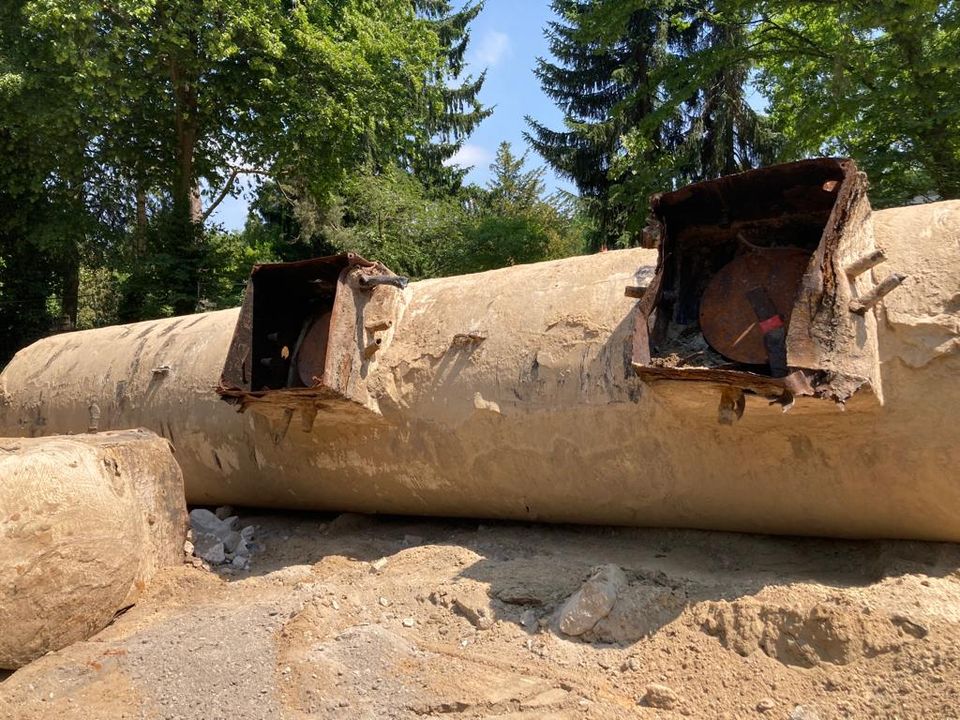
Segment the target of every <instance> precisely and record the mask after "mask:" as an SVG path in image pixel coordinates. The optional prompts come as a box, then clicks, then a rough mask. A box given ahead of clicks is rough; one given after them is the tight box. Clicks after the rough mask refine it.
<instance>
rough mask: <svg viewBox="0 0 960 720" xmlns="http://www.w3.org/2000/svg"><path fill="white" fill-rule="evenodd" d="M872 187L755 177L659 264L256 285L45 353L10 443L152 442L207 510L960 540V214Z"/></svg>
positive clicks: (48, 343)
mask: <svg viewBox="0 0 960 720" xmlns="http://www.w3.org/2000/svg"><path fill="white" fill-rule="evenodd" d="M864 190H865V185H864V181H863V178H862V176H861V175H860V174H859V173H858V172H857V171H856V168H855V167H854V166H853V165H852V163H849V162H846V161H837V160H817V161H808V162H806V163H799V164H794V165H790V166H784V167H779V168H769V169H765V170H761V171H753V172H751V173H745V174H743V175H739V176H733V177H730V178H725V179H723V180H721V181H712V182H711V183H703V184H700V185H696V186H691V187H690V188H685V189H683V190H680V191H678V192H676V193H671V194H668V195H664V196H660V197H659V198H656V199H655V200H654V211H655V217H656V221H657V223H659V226H660V227H659V229H660V239H661V242H660V249H659V252H658V251H656V250H647V249H632V250H620V251H613V252H607V253H601V254H598V255H591V256H585V257H576V258H569V259H566V260H559V261H553V262H547V263H539V264H534V265H526V266H516V267H511V268H505V269H502V270H495V271H491V272H487V273H481V274H477V275H468V276H461V277H451V278H440V279H434V280H425V281H421V282H415V283H409V284H406V283H405V282H404V279H402V278H399V277H397V276H396V275H394V274H393V273H390V272H389V270H387V269H386V268H384V267H383V266H380V265H378V264H376V263H373V262H368V261H366V260H363V259H361V258H358V257H356V256H353V255H341V256H335V257H333V258H324V259H320V260H315V261H307V262H305V263H297V264H291V265H268V266H259V267H258V268H256V269H255V270H254V272H253V274H252V276H251V282H250V283H249V284H248V293H247V296H246V297H245V300H244V305H243V307H242V308H241V309H238V310H225V311H219V312H214V313H206V314H202V315H196V316H188V317H182V318H170V319H166V320H158V321H152V322H146V323H137V324H134V325H126V326H118V327H110V328H103V329H99V330H91V331H85V332H80V333H72V334H68V335H59V336H54V337H51V338H47V339H45V340H42V341H40V342H38V343H35V344H34V345H32V346H30V347H28V348H26V349H24V350H23V351H21V352H20V353H18V355H17V356H16V358H14V360H13V361H11V363H10V364H9V365H8V367H7V368H6V369H5V371H4V373H3V375H2V382H3V390H4V396H3V397H4V402H3V404H2V407H0V426H2V427H0V429H2V431H3V432H4V433H6V434H16V435H45V434H52V433H68V432H81V431H86V430H87V429H88V428H91V427H94V428H99V429H108V428H119V427H131V426H144V427H147V428H150V429H153V430H155V431H157V432H159V433H162V434H164V435H165V436H166V437H167V438H169V439H170V440H171V441H172V443H173V444H174V446H175V447H176V457H177V459H178V461H179V463H180V465H181V467H182V468H183V474H184V481H185V485H186V491H187V497H188V500H189V501H190V502H191V503H195V504H207V503H209V504H214V503H216V504H221V503H230V504H235V505H259V506H272V507H281V508H304V509H318V510H339V511H359V512H386V513H410V514H425V515H454V516H474V517H497V518H514V519H531V520H551V521H571V522H590V523H612V524H633V525H659V526H684V527H699V528H712V529H724V530H741V531H760V532H774V533H797V534H814V535H837V536H855V537H906V538H922V539H942V540H958V539H960V512H958V511H960V487H958V483H957V480H958V477H957V471H956V467H957V466H958V465H960V431H958V430H957V427H958V424H957V420H958V419H960V417H958V414H960V409H958V408H960V402H958V401H960V387H958V383H957V382H956V380H955V378H956V373H957V371H958V370H960V363H958V359H957V358H958V353H957V347H958V340H957V336H958V307H957V304H956V303H957V297H958V296H960V287H958V285H960V283H958V276H960V249H958V238H960V203H957V202H952V203H937V204H933V205H926V206H917V207H909V208H899V209H894V210H885V211H881V212H876V213H871V212H870V209H869V204H868V201H867V200H866V196H865V193H864ZM881 253H883V254H885V257H886V262H885V263H883V264H877V262H876V261H877V259H878V258H880V257H881ZM780 260H783V261H782V262H781V261H780ZM874 265H875V266H874ZM891 277H892V278H894V280H893V281H891V282H888V283H887V286H891V285H894V286H895V285H896V284H900V283H902V287H900V288H899V289H897V290H896V291H894V292H892V293H891V294H889V295H888V296H887V297H886V298H885V299H884V300H883V302H882V303H880V304H876V302H874V298H875V297H876V296H877V295H878V294H879V293H878V288H879V289H880V290H881V291H882V290H883V288H884V283H885V279H887V278H891ZM904 278H906V279H904ZM791 284H793V285H795V286H796V287H795V290H789V287H788V288H787V290H785V289H784V286H790V285H791ZM718 286H720V290H717V289H716V288H717V287H718ZM724 287H726V288H727V289H724ZM711 293H715V294H716V297H719V298H721V299H720V300H717V299H711V297H712V296H711ZM731 296H735V297H734V299H735V300H736V302H724V301H723V299H724V298H726V299H727V300H729V299H730V297H731ZM868 303H872V304H870V305H869V306H868V307H864V306H865V305H867V304H868ZM744 343H748V344H749V347H746V346H745V345H743V344H744ZM742 345H743V347H741V346H742ZM741 353H742V354H741ZM758 353H762V355H758ZM758 360H759V362H758ZM785 409H789V412H784V410H785Z"/></svg>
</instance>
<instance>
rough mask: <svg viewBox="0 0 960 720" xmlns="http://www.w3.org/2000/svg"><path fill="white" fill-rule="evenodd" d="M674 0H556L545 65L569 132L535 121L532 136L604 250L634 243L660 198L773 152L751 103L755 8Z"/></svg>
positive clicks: (547, 83) (543, 74)
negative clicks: (750, 28) (749, 33)
mask: <svg viewBox="0 0 960 720" xmlns="http://www.w3.org/2000/svg"><path fill="white" fill-rule="evenodd" d="M720 5H722V6H723V8H722V11H721V10H720V9H718V8H714V7H712V6H710V7H704V6H699V7H698V8H695V9H692V8H691V6H690V4H689V3H686V2H680V1H670V0H554V2H553V9H554V11H555V12H556V13H557V14H558V16H559V17H560V20H558V21H554V22H551V23H550V25H549V27H548V30H547V36H548V38H549V41H550V51H551V53H552V55H553V56H554V58H555V61H552V62H551V61H547V60H544V59H540V61H539V63H538V67H537V75H538V77H539V78H540V81H541V84H542V86H543V88H544V91H545V92H546V93H547V95H549V96H550V97H551V98H553V100H554V101H555V102H556V103H557V105H558V106H559V107H560V108H561V109H562V110H563V111H564V114H565V125H566V127H565V129H564V130H561V131H557V130H552V129H550V128H548V127H546V126H544V125H543V124H541V123H539V122H537V121H535V120H533V119H531V118H527V122H528V124H529V126H530V132H529V133H527V139H528V140H529V141H530V143H531V144H532V145H533V147H534V148H535V149H536V150H537V152H539V153H540V154H541V155H542V156H543V157H544V159H546V160H547V162H548V163H549V164H550V165H551V166H552V167H553V168H554V169H555V170H556V171H557V172H558V173H560V174H561V175H564V176H566V177H568V178H570V179H571V180H573V181H574V182H575V183H576V185H577V189H578V190H579V191H580V194H581V196H582V197H583V198H584V200H585V207H586V209H587V212H588V213H589V214H590V216H591V217H592V218H593V220H594V224H595V235H594V237H593V239H592V242H591V245H592V247H593V248H594V249H598V248H601V247H606V246H608V245H630V244H635V243H636V242H637V241H638V240H639V237H640V233H641V230H642V227H643V225H644V224H645V223H646V216H647V207H648V199H649V196H650V195H651V194H652V193H655V192H658V191H663V190H670V189H672V188H675V187H678V186H680V185H683V184H686V183H689V182H695V181H698V180H703V179H707V178H713V177H717V176H719V175H723V174H728V173H731V172H738V171H740V170H743V169H747V168H749V167H752V166H754V165H755V164H756V163H758V162H759V161H761V160H765V159H768V158H770V157H772V154H773V149H774V143H773V137H772V135H771V134H770V133H769V132H768V131H767V130H766V125H765V122H764V119H763V118H762V117H759V116H758V115H757V113H756V112H755V111H754V110H753V109H752V108H751V107H750V106H749V103H747V101H746V89H745V88H746V83H747V75H748V67H749V58H748V57H747V55H746V52H745V51H744V49H743V48H744V45H745V43H744V34H745V30H744V27H745V25H746V23H745V21H744V18H743V17H742V16H741V15H738V14H737V13H741V14H742V13H745V12H747V11H746V10H744V9H742V8H741V6H740V5H739V4H731V3H717V6H718V7H719V6H720Z"/></svg>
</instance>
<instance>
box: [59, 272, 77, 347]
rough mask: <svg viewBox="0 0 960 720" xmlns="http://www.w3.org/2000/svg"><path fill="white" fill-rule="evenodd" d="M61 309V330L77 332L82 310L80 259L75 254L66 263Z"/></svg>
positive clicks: (61, 293)
mask: <svg viewBox="0 0 960 720" xmlns="http://www.w3.org/2000/svg"><path fill="white" fill-rule="evenodd" d="M60 308H61V313H62V322H61V328H60V329H61V330H63V331H67V332H68V331H70V330H75V329H76V327H77V314H78V311H79V309H80V258H78V257H77V256H76V255H75V254H73V253H71V254H70V256H69V257H68V258H67V259H66V260H65V261H64V266H63V287H62V290H61V292H60Z"/></svg>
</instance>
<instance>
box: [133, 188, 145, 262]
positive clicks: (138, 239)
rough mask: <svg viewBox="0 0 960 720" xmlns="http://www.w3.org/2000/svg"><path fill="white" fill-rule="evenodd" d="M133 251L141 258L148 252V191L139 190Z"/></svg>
mask: <svg viewBox="0 0 960 720" xmlns="http://www.w3.org/2000/svg"><path fill="white" fill-rule="evenodd" d="M133 243H134V245H133V251H134V254H135V255H136V256H137V257H138V258H139V257H143V256H144V255H145V254H146V252H147V191H146V190H144V189H143V186H142V185H141V186H139V187H138V188H137V229H136V232H135V233H134V236H133Z"/></svg>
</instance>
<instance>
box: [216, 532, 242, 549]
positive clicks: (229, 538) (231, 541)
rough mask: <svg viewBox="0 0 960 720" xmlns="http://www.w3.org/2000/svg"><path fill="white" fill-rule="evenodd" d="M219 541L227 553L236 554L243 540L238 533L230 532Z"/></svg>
mask: <svg viewBox="0 0 960 720" xmlns="http://www.w3.org/2000/svg"><path fill="white" fill-rule="evenodd" d="M220 540H221V542H222V543H223V549H224V550H226V551H227V552H228V553H235V552H238V548H239V547H240V545H241V544H242V542H243V538H242V537H241V536H240V533H238V532H236V531H235V530H231V531H230V532H228V533H226V534H225V535H221V536H220ZM241 554H242V553H241Z"/></svg>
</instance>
